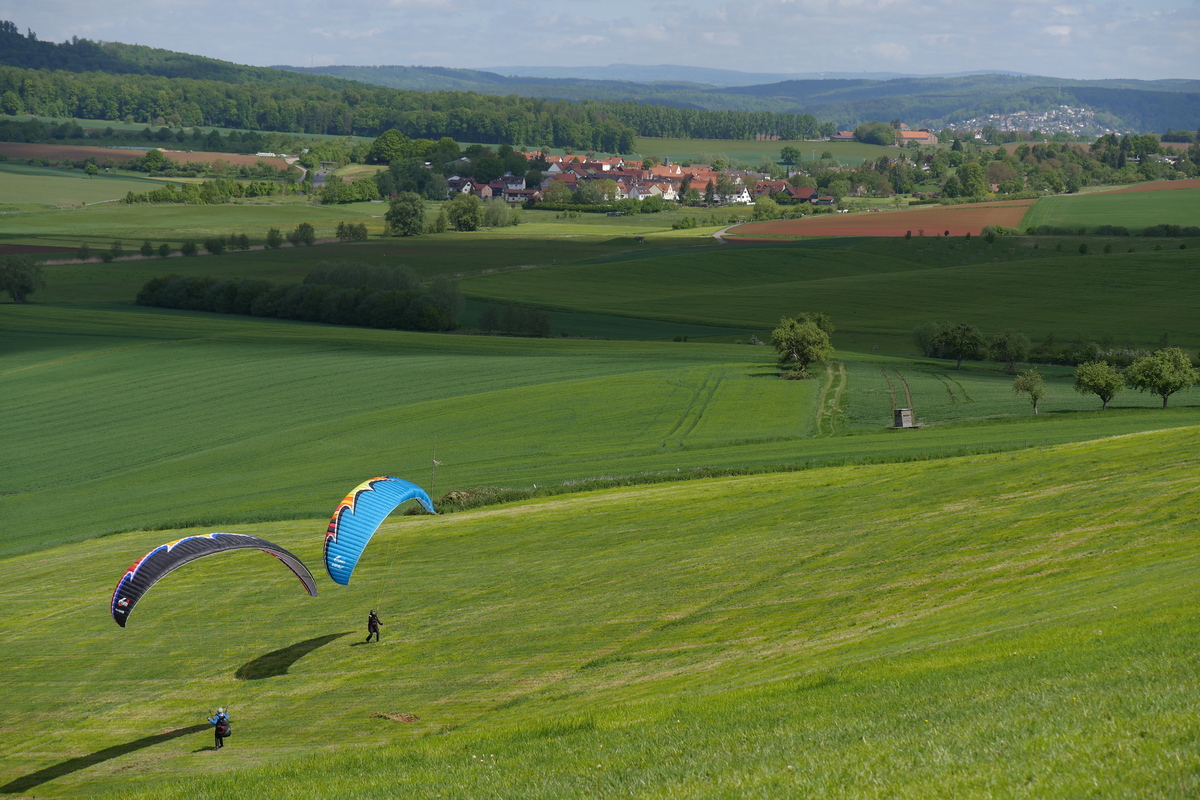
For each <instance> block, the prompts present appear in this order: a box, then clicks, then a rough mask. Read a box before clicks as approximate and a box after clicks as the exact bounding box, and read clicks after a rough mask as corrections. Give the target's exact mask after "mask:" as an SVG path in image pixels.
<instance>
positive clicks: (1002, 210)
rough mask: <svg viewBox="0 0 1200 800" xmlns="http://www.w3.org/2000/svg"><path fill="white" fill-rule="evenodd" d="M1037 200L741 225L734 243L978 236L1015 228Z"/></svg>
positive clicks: (736, 228)
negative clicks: (987, 229)
mask: <svg viewBox="0 0 1200 800" xmlns="http://www.w3.org/2000/svg"><path fill="white" fill-rule="evenodd" d="M1035 202H1036V201H1035V200H1001V201H999V202H995V203H974V204H971V205H962V206H927V207H925V208H914V209H905V210H903V211H878V212H859V213H856V214H829V215H824V216H819V217H809V218H807V219H791V220H775V221H773V222H752V223H748V224H746V225H738V226H737V227H735V228H734V229H733V230H732V231H731V232H730V233H731V234H732V235H733V236H734V237H735V238H734V239H732V241H753V240H754V237H755V235H763V236H903V235H904V234H905V233H906V232H908V231H912V235H913V236H920V235H922V232H924V235H925V236H926V237H930V236H942V235H944V234H945V232H946V231H950V235H951V236H965V235H967V234H968V233H970V234H972V235H978V234H979V233H980V232H981V231H982V230H983V226H984V225H1004V226H1006V227H1010V228H1015V227H1017V225H1018V224H1020V222H1021V217H1023V216H1025V211H1026V210H1027V209H1028V208H1029V206H1031V205H1033V204H1034V203H1035Z"/></svg>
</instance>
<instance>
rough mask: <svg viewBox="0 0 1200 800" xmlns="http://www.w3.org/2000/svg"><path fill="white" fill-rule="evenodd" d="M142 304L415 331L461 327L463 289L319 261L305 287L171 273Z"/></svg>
mask: <svg viewBox="0 0 1200 800" xmlns="http://www.w3.org/2000/svg"><path fill="white" fill-rule="evenodd" d="M136 302H137V304H138V305H143V306H156V307H160V308H179V309H188V310H193V311H211V312H215V313H219V314H246V315H250V316H255V317H277V318H279V319H293V320H302V321H305V322H325V323H329V324H333V325H360V326H364V327H370V328H388V329H396V330H415V331H448V330H454V329H455V328H458V327H459V325H460V324H461V323H460V318H461V316H462V310H463V299H462V295H461V294H460V292H459V290H458V284H457V283H456V282H455V281H453V280H451V279H450V278H448V277H446V276H444V275H443V276H438V277H437V278H434V279H433V281H432V282H430V284H429V285H427V286H426V285H424V284H422V283H421V281H420V280H419V279H418V278H417V276H416V274H415V273H414V272H412V270H410V269H408V268H406V267H385V266H378V265H371V264H363V263H359V262H350V261H341V262H320V263H318V264H317V267H316V268H315V269H314V270H313V271H312V272H311V273H309V275H307V276H306V277H305V279H304V282H303V283H301V284H298V285H283V286H279V285H276V284H274V283H271V282H270V281H266V280H259V279H240V278H233V279H220V278H213V277H190V276H184V275H167V276H163V277H159V278H153V279H151V280H150V281H148V282H147V283H146V284H145V285H144V286H143V287H142V288H141V290H140V291H139V292H138V294H137V298H136Z"/></svg>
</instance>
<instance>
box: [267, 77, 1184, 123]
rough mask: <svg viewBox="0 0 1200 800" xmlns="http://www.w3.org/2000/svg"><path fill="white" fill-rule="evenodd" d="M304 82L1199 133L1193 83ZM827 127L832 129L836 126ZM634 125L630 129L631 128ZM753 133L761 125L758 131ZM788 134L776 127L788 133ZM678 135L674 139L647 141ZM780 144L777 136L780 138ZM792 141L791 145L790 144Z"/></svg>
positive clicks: (855, 117) (866, 117) (835, 119)
mask: <svg viewBox="0 0 1200 800" xmlns="http://www.w3.org/2000/svg"><path fill="white" fill-rule="evenodd" d="M282 69H289V70H294V71H296V72H301V73H304V74H308V75H329V76H338V77H342V78H351V79H354V80H359V81H363V82H364V83H372V84H378V85H381V86H390V87H393V88H399V89H421V90H439V89H455V90H460V91H475V92H483V93H489V94H520V95H525V96H529V97H546V98H553V99H564V100H609V101H614V102H623V103H630V102H632V103H642V104H653V105H656V106H670V107H674V108H677V109H690V110H696V111H705V110H710V111H711V110H726V111H748V112H759V113H766V114H775V115H780V116H782V117H790V116H792V115H796V114H800V115H812V116H813V117H817V118H820V119H822V120H830V121H832V122H831V123H830V127H841V128H844V129H849V128H852V127H854V126H855V125H857V124H859V123H862V122H867V121H870V120H876V119H889V120H890V119H900V120H904V121H906V122H908V123H910V124H921V125H927V126H929V127H932V128H936V129H940V128H942V127H945V126H947V125H950V124H953V123H956V122H960V121H962V120H966V119H972V118H976V117H983V116H987V115H988V114H993V113H1012V112H1016V111H1030V112H1036V111H1044V110H1048V109H1052V108H1057V107H1059V106H1062V105H1067V106H1071V107H1086V108H1089V109H1091V110H1093V111H1095V112H1096V113H1098V114H1102V115H1105V120H1106V121H1107V122H1108V123H1110V124H1111V125H1113V126H1115V127H1118V128H1125V129H1130V130H1137V131H1158V132H1161V131H1163V130H1166V129H1167V128H1183V129H1189V130H1191V129H1195V128H1196V127H1200V81H1191V80H1158V81H1139V80H1132V79H1110V80H1096V81H1084V80H1067V79H1059V78H1052V77H1046V76H1038V75H1007V74H991V73H985V74H973V75H959V76H953V77H929V76H921V77H914V76H910V77H898V78H887V79H882V78H824V79H816V78H813V79H807V80H787V81H779V82H773V83H765V84H754V85H746V86H724V87H715V86H709V85H706V84H700V83H689V82H661V81H660V82H652V83H640V82H636V81H629V80H587V79H582V78H531V77H521V76H512V77H510V76H505V75H499V74H497V73H494V72H483V71H478V70H465V69H448V68H444V67H404V66H372V67H365V66H330V67H312V68H305V67H282ZM833 123H836V125H834V124H833ZM630 124H632V122H631V123H630ZM757 124H758V125H759V126H760V130H763V131H767V130H769V128H762V127H761V125H762V123H761V122H759V123H757ZM786 129H787V126H786V125H784V126H783V130H786ZM647 135H667V136H671V135H678V134H647ZM781 135H782V134H781ZM789 138H790V137H789Z"/></svg>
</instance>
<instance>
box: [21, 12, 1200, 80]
mask: <svg viewBox="0 0 1200 800" xmlns="http://www.w3.org/2000/svg"><path fill="white" fill-rule="evenodd" d="M0 19H8V20H11V21H12V22H15V23H16V24H17V26H18V28H19V29H21V30H26V29H31V30H33V31H34V32H35V33H36V34H37V35H38V38H40V39H42V40H48V41H55V42H61V41H64V40H67V39H69V38H70V37H72V36H79V37H82V38H88V39H93V40H103V41H120V42H127V43H131V44H143V45H150V46H152V47H162V48H166V49H168V50H176V51H180V52H185V53H193V54H196V55H204V56H210V57H212V58H220V59H224V60H226V61H233V62H236V63H239V64H252V65H259V66H270V65H276V64H288V65H293V66H310V65H316V66H328V65H333V64H340V65H391V64H399V65H423V66H442V67H464V68H481V67H502V66H505V65H519V64H527V65H544V66H572V67H580V66H595V65H606V64H614V63H626V64H683V65H686V66H704V67H716V68H721V69H733V70H741V71H745V72H772V73H793V72H819V71H836V72H859V71H866V72H900V73H908V74H939V73H953V72H971V71H980V70H1003V71H1010V72H1022V73H1029V74H1036V75H1050V76H1055V77H1061V78H1080V79H1088V78H1091V79H1098V78H1140V79H1144V80H1154V79H1161V78H1189V79H1197V78H1200V0H1113V2H1093V3H1087V2H1072V0H992V1H991V2H980V0H736V1H733V2H731V1H730V0H691V2H655V0H337V1H336V2H335V1H334V0H291V1H290V2H287V3H281V2H270V3H268V2H262V1H261V0H201V2H196V0H155V2H154V3H152V4H143V3H138V4H133V3H129V2H127V0H39V1H38V2H36V3H35V2H31V1H30V0H0Z"/></svg>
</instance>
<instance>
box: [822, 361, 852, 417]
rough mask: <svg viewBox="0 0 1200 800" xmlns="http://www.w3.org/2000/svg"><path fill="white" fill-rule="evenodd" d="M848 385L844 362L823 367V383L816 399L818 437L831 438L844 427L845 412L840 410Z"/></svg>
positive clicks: (836, 362)
mask: <svg viewBox="0 0 1200 800" xmlns="http://www.w3.org/2000/svg"><path fill="white" fill-rule="evenodd" d="M848 385H849V380H848V379H847V375H846V364H845V363H844V362H841V361H835V362H831V363H829V364H826V365H825V383H824V385H822V386H821V394H820V395H819V396H818V397H817V419H816V422H817V435H818V436H833V435H835V434H836V433H837V432H838V431H839V430H840V429H841V428H842V427H843V426H844V424H845V413H846V412H845V410H844V409H843V408H842V395H843V394H845V392H846V387H847V386H848Z"/></svg>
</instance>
